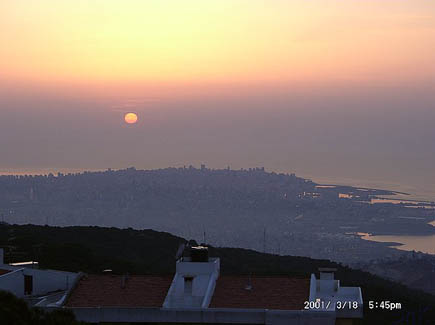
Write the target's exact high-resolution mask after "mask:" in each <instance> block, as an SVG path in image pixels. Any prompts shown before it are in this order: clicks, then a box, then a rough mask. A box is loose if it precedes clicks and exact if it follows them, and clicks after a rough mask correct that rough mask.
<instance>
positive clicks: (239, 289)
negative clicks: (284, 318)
mask: <svg viewBox="0 0 435 325" xmlns="http://www.w3.org/2000/svg"><path fill="white" fill-rule="evenodd" d="M249 283H251V286H252V289H251V290H248V289H247V286H248V285H249ZM309 292H310V280H309V279H298V278H290V277H252V278H251V280H249V277H248V276H222V277H220V278H219V279H218V281H217V283H216V289H215V292H214V295H213V298H212V301H211V304H210V308H248V309H249V308H253V309H281V310H301V309H303V307H304V301H306V300H308V297H309Z"/></svg>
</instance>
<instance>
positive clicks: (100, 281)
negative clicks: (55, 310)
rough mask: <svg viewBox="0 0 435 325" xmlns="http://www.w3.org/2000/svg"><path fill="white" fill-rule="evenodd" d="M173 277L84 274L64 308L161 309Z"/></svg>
mask: <svg viewBox="0 0 435 325" xmlns="http://www.w3.org/2000/svg"><path fill="white" fill-rule="evenodd" d="M172 278H173V276H146V275H131V276H128V277H126V276H121V275H85V276H83V277H82V278H81V279H80V280H79V282H78V284H77V286H76V287H75V288H74V290H72V293H71V295H70V297H69V298H68V301H67V302H66V306H67V307H114V306H116V307H161V306H162V305H163V301H164V300H165V297H166V294H167V292H168V289H169V286H170V285H171V282H172Z"/></svg>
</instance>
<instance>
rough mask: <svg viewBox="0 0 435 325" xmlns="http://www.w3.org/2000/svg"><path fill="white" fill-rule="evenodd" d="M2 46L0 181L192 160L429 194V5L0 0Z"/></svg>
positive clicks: (433, 41) (432, 149) (335, 0)
mask: <svg viewBox="0 0 435 325" xmlns="http://www.w3.org/2000/svg"><path fill="white" fill-rule="evenodd" d="M0 44H1V45H0V157H1V158H0V172H11V171H18V170H38V169H44V168H52V169H54V168H57V169H61V168H62V169H74V168H77V169H99V168H107V167H112V168H121V167H128V166H136V167H137V168H157V167H166V166H171V165H172V166H173V165H177V166H179V165H181V166H182V165H183V164H190V163H192V164H199V163H201V162H204V163H207V164H208V165H210V166H212V167H226V165H230V166H233V167H234V168H240V167H254V166H265V167H266V168H268V169H269V170H279V171H288V172H297V173H298V174H301V175H313V176H318V177H320V176H324V177H331V178H334V177H336V178H337V179H338V178H352V177H354V178H356V179H367V180H373V181H379V180H380V181H385V182H389V183H395V182H396V183H400V184H408V185H413V186H418V187H422V188H423V187H424V188H432V187H435V168H434V167H433V166H434V165H435V145H434V139H435V131H434V129H435V59H434V58H435V1H433V0H412V1H404V0H403V1H401V0H382V1H380V0H346V1H342V0H318V1H314V0H313V1H306V0H299V1H291V0H286V1H285V0H272V1H265V0H263V1H260V0H244V1H242V0H220V1H218V0H216V1H214V0H209V1H199V0H198V1H188V0H185V1H172V0H171V1H169V0H158V1H157V0H156V1H151V0H149V1H139V0H137V1H133V0H123V1H121V0H99V1H98V0H93V1H82V0H74V1H72V0H71V1H66V0H51V1H48V0H45V1H44V0H3V1H1V2H0ZM129 111H132V112H136V113H137V114H138V116H139V121H138V123H136V124H134V125H126V124H125V122H124V114H125V113H127V112H129Z"/></svg>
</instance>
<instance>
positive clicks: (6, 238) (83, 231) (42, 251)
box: [0, 224, 435, 325]
mask: <svg viewBox="0 0 435 325" xmlns="http://www.w3.org/2000/svg"><path fill="white" fill-rule="evenodd" d="M183 242H186V240H185V239H183V238H180V237H176V236H173V235H171V234H169V233H163V232H156V231H153V230H133V229H117V228H99V227H65V228H61V227H48V226H34V225H22V226H18V225H7V224H3V225H1V226H0V246H2V247H5V248H6V254H5V255H6V256H5V257H6V259H7V261H8V262H12V261H19V260H37V261H39V262H40V267H43V268H55V269H63V270H70V271H83V272H88V273H100V272H102V270H103V269H106V268H110V269H112V270H113V271H114V272H115V273H120V274H122V273H126V272H129V273H130V274H133V273H136V274H138V273H141V274H169V273H173V272H174V271H175V258H174V257H175V253H176V251H177V248H178V246H179V244H180V243H183ZM210 253H211V255H212V256H218V257H220V258H221V272H222V273H224V274H254V275H266V274H267V275H278V274H281V275H282V274H286V275H293V276H299V277H308V276H309V275H310V273H312V272H314V273H316V272H317V269H318V268H319V267H335V268H337V269H338V271H337V278H338V279H340V280H341V284H342V285H344V286H346V285H350V286H361V288H362V292H363V298H364V302H365V319H364V323H365V324H393V323H394V324H417V323H410V322H400V320H401V319H402V317H408V318H409V317H411V318H412V317H414V318H415V319H417V318H416V317H420V319H422V320H423V321H424V322H423V323H421V324H425V325H426V324H432V323H431V321H432V320H434V319H435V297H434V296H432V295H429V294H426V293H423V292H421V291H417V290H411V289H408V288H406V287H405V286H402V285H400V284H397V283H394V282H391V281H387V280H384V279H381V278H379V277H377V276H374V275H371V274H369V273H366V272H362V271H358V270H353V269H350V268H348V267H344V266H342V265H340V264H337V263H334V262H330V261H327V260H314V259H310V258H306V257H294V256H278V255H272V254H263V253H259V252H256V251H253V250H247V249H239V248H217V247H210ZM370 300H373V301H378V302H381V301H384V300H389V301H392V302H400V303H401V304H402V310H401V311H382V310H377V311H374V310H369V309H368V301H370ZM413 315H414V316H413Z"/></svg>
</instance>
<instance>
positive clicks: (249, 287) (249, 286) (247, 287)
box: [245, 273, 252, 291]
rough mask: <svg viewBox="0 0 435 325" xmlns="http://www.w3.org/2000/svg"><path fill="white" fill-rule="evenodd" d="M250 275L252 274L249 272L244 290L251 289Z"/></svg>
mask: <svg viewBox="0 0 435 325" xmlns="http://www.w3.org/2000/svg"><path fill="white" fill-rule="evenodd" d="M251 276H252V274H251V273H249V277H248V284H247V285H246V287H245V290H249V291H251V290H252V279H251Z"/></svg>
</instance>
